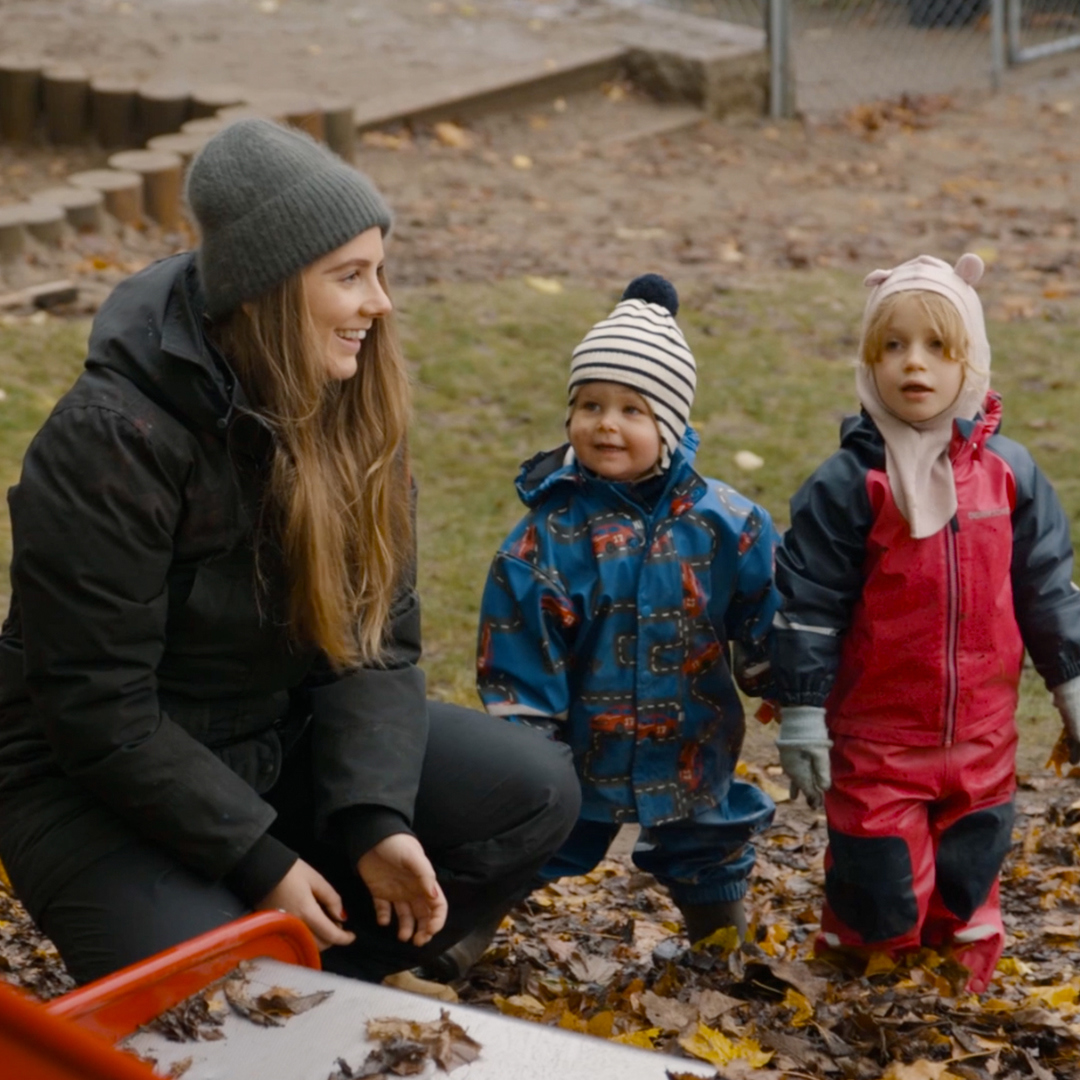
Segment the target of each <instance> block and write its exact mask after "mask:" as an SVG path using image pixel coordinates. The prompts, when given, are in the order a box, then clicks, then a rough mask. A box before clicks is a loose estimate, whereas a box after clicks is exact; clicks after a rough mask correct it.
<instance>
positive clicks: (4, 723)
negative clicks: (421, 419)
mask: <svg viewBox="0 0 1080 1080" xmlns="http://www.w3.org/2000/svg"><path fill="white" fill-rule="evenodd" d="M188 199H189V202H190V204H191V207H192V209H193V211H194V213H195V216H196V218H197V220H198V224H199V227H200V231H201V240H202V242H201V246H200V247H199V249H198V250H197V251H195V252H192V253H187V254H182V255H178V256H174V257H173V258H170V259H166V260H164V261H162V262H159V263H156V264H154V265H152V266H150V267H148V268H147V269H146V270H144V271H142V272H141V273H139V274H136V275H135V276H134V277H132V278H130V279H128V280H127V281H125V282H123V283H122V284H121V285H120V286H118V287H117V289H116V290H115V292H114V293H113V295H112V296H111V297H110V298H109V300H108V301H107V303H106V304H105V305H104V306H103V307H102V308H101V311H100V313H99V315H98V317H97V319H96V320H95V323H94V327H93V330H92V332H91V337H90V344H89V356H88V358H87V362H86V371H85V372H83V374H82V375H81V376H80V378H79V379H78V380H77V382H76V383H75V385H74V386H73V387H72V388H71V390H70V391H69V392H68V393H67V394H66V395H65V396H64V397H63V398H62V399H61V400H60V402H59V403H58V404H57V406H56V408H55V409H54V411H53V413H52V415H51V416H50V417H49V418H48V420H47V421H46V422H45V425H44V426H43V427H42V429H41V431H40V432H39V433H38V434H37V436H36V437H35V439H34V441H33V443H32V444H31V446H30V448H29V449H28V451H27V453H26V456H25V459H24V463H23V470H22V476H21V478H20V481H19V484H18V485H17V486H16V487H15V488H14V489H13V490H12V494H11V521H12V533H13V560H12V575H11V576H12V602H11V613H10V615H9V617H8V619H7V621H6V622H5V624H4V628H3V633H2V636H0V859H2V860H3V863H4V865H5V866H6V868H7V869H8V871H9V874H10V876H11V880H12V883H13V885H14V887H15V889H16V891H17V893H18V895H19V897H20V899H22V900H23V902H24V903H25V905H26V907H27V909H28V910H29V912H30V913H31V915H32V916H33V917H34V919H35V920H36V921H37V922H38V924H39V925H40V926H41V927H42V929H43V930H44V931H45V932H46V933H47V934H48V935H49V937H51V938H52V939H53V941H54V942H55V943H56V945H57V947H58V948H59V950H60V953H61V955H62V956H63V958H64V960H65V962H66V963H67V965H68V967H69V969H70V970H71V972H72V974H73V975H74V976H75V978H76V979H78V980H79V981H86V980H88V979H93V978H96V977H98V976H101V975H103V974H106V973H107V972H110V971H113V970H115V969H117V968H119V967H122V966H124V965H126V964H129V963H132V962H133V961H135V960H138V959H140V958H142V957H145V956H147V955H149V954H151V953H154V952H157V951H159V950H161V949H163V948H165V947H167V946H170V945H173V944H175V943H177V942H179V941H181V940H184V939H186V938H188V937H191V936H194V935H195V934H198V933H200V932H202V931H204V930H207V929H210V928H212V927H214V926H218V925H220V924H222V923H224V922H226V921H228V920H230V919H232V918H235V917H237V916H239V915H241V914H243V913H244V912H245V911H248V910H250V909H251V908H280V909H283V910H286V911H289V912H292V913H294V914H295V915H297V916H298V917H299V918H301V919H302V920H303V921H304V922H305V923H306V924H307V926H308V928H309V929H310V930H311V931H312V933H313V934H314V935H315V937H316V939H317V941H318V942H319V944H320V946H321V947H322V948H323V949H325V950H326V952H325V954H324V966H325V967H327V968H328V969H330V970H333V971H337V972H340V973H344V974H351V975H354V976H357V977H360V978H373V979H379V978H382V977H383V976H384V975H385V974H387V973H388V972H391V971H395V970H399V969H402V968H407V967H412V966H414V965H416V964H419V963H431V964H439V965H440V966H442V967H444V968H445V965H442V964H441V961H443V960H444V959H445V957H446V955H447V953H448V950H449V949H450V948H451V947H452V946H454V945H455V943H456V942H458V941H459V940H460V939H462V938H463V937H465V936H466V935H468V934H469V933H470V932H472V931H473V930H476V929H478V928H480V929H484V931H485V933H486V932H487V928H489V927H492V926H494V925H497V923H498V921H499V920H500V918H501V916H502V913H503V912H504V911H505V910H506V909H507V908H508V907H509V906H510V905H511V904H513V902H514V901H515V900H516V898H517V897H518V896H520V895H522V894H523V893H524V891H525V890H527V888H528V886H529V883H530V882H531V880H532V878H533V875H534V873H535V872H536V870H537V868H538V867H539V866H540V865H542V864H543V862H544V861H545V860H546V858H547V857H548V855H549V854H550V853H551V852H552V851H554V850H555V849H556V848H557V846H558V845H559V843H560V842H561V840H562V839H563V837H564V836H565V835H566V833H567V832H568V830H569V828H570V826H571V824H572V822H573V820H574V818H575V816H576V813H577V808H578V803H579V799H580V794H579V791H578V786H577V781H576V778H575V776H574V772H573V767H572V765H571V763H570V761H569V755H568V754H567V752H566V751H565V748H562V747H558V746H555V745H553V744H550V743H548V742H547V741H546V740H544V739H543V738H540V737H538V736H537V735H536V734H535V733H532V732H528V731H525V730H521V729H513V728H511V727H510V726H509V725H506V724H503V723H501V722H498V721H495V720H491V719H489V718H487V717H485V716H483V715H481V714H478V713H475V712H472V711H470V710H468V709H463V708H460V707H457V706H452V705H445V704H441V703H435V702H428V701H427V700H426V698H425V684H424V676H423V673H422V672H421V671H420V669H419V667H418V666H417V662H418V659H419V656H420V614H419V601H418V598H417V595H416V590H415V562H416V559H415V548H414V542H413V541H414V529H413V521H412V516H413V515H412V509H413V490H412V487H413V486H412V481H411V475H410V469H409V456H408V446H407V444H406V433H407V428H408V420H409V404H410V394H409V382H408V377H407V375H406V371H405V366H404V362H403V359H402V355H401V350H400V348H399V345H398V340H397V335H396V332H395V329H394V325H393V322H392V314H391V313H392V304H391V302H390V299H389V295H388V292H387V288H386V283H385V279H384V276H383V270H382V266H383V242H384V237H385V235H386V233H387V232H388V230H389V227H390V212H389V210H388V208H387V206H386V204H385V202H384V201H383V199H382V196H381V195H380V194H379V192H378V191H376V190H375V188H374V187H373V186H372V185H371V184H370V182H369V181H368V180H367V179H366V178H365V177H363V176H362V175H360V174H359V173H357V172H356V171H355V170H354V169H352V168H351V167H350V166H347V165H346V164H345V163H344V162H342V161H341V160H340V159H338V158H336V157H334V156H333V155H332V154H331V153H330V152H329V151H327V150H326V149H325V148H322V147H320V146H318V145H317V144H316V143H315V142H314V141H312V140H311V139H309V138H308V137H307V136H304V135H301V134H299V133H297V132H294V131H291V130H288V129H286V128H282V127H279V126H278V125H276V124H272V123H270V122H268V121H263V120H248V121H241V122H239V123H236V124H233V125H232V126H230V127H228V128H226V129H225V130H224V131H223V132H221V133H220V134H219V135H217V136H215V137H214V138H213V139H211V140H210V141H209V142H208V143H207V145H206V147H205V148H204V149H203V151H202V153H201V154H200V155H199V156H198V157H197V158H196V159H195V161H194V162H193V164H192V167H191V171H190V174H189V177H188ZM481 936H483V935H481Z"/></svg>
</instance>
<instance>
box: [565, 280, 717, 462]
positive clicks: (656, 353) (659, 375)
mask: <svg viewBox="0 0 1080 1080" xmlns="http://www.w3.org/2000/svg"><path fill="white" fill-rule="evenodd" d="M678 311H679V294H678V293H677V292H676V291H675V286H674V285H672V284H671V282H670V281H668V280H667V279H666V278H662V277H661V276H660V275H659V274H643V275H642V276H641V277H637V278H634V280H633V281H631V282H630V284H629V285H627V287H626V291H625V292H624V293H623V295H622V299H621V300H620V301H619V303H618V304H616V305H615V310H614V311H612V313H611V314H610V315H609V316H608V317H607V318H606V319H604V320H603V321H602V322H598V323H597V324H596V325H595V326H594V327H593V328H592V329H591V330H590V331H589V332H588V333H587V334H586V335H585V339H584V340H583V341H582V342H581V344H580V345H579V346H578V347H577V348H576V349H575V350H574V354H573V356H572V358H571V360H570V381H569V383H568V384H567V392H568V394H569V402H570V405H571V406H572V405H573V404H574V397H575V396H576V394H577V390H578V387H579V386H581V385H582V384H583V383H587V382H614V383H621V384H622V385H623V386H629V387H631V388H632V389H634V390H636V391H637V392H638V393H639V394H641V395H642V396H643V397H645V398H647V399H648V401H649V404H650V405H651V406H652V410H653V415H654V416H655V417H656V423H657V427H658V428H659V430H660V439H661V441H662V442H663V444H664V453H663V459H662V461H661V465H662V467H663V468H665V469H666V468H667V467H668V466H669V465H670V464H671V455H672V454H673V453H674V452H675V449H676V447H677V446H678V445H679V443H681V442H682V438H683V435H684V434H685V433H686V425H687V423H688V422H689V420H690V408H691V406H692V405H693V404H694V391H695V389H696V388H697V365H696V364H695V363H694V356H693V354H692V353H691V352H690V347H689V346H688V345H687V344H686V338H684V337H683V333H682V331H681V330H680V329H679V327H678V326H677V325H676V323H675V316H676V314H677V313H678Z"/></svg>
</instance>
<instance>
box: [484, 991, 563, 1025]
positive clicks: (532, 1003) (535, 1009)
mask: <svg viewBox="0 0 1080 1080" xmlns="http://www.w3.org/2000/svg"><path fill="white" fill-rule="evenodd" d="M491 1000H492V1003H493V1004H494V1006H495V1008H496V1009H498V1010H499V1012H501V1013H504V1014H505V1015H506V1016H516V1017H519V1018H520V1019H522V1020H535V1019H536V1018H537V1017H540V1016H543V1015H544V1006H543V1005H542V1004H541V1003H540V1002H539V1001H537V1000H536V998H534V997H533V996H532V994H514V995H513V996H512V997H508V998H507V997H503V996H502V994H496V995H495V996H494V997H493V998H492V999H491ZM560 1026H561V1025H560Z"/></svg>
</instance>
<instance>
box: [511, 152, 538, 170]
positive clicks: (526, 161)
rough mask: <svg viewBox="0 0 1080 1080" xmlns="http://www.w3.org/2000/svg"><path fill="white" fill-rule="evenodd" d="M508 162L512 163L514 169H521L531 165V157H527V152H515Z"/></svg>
mask: <svg viewBox="0 0 1080 1080" xmlns="http://www.w3.org/2000/svg"><path fill="white" fill-rule="evenodd" d="M510 164H511V165H513V167H514V168H515V169H521V170H522V171H524V170H525V169H531V168H532V167H533V162H532V158H531V157H529V155H528V154H515V155H514V156H513V157H512V158H511V159H510Z"/></svg>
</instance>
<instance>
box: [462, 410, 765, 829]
mask: <svg viewBox="0 0 1080 1080" xmlns="http://www.w3.org/2000/svg"><path fill="white" fill-rule="evenodd" d="M697 444H698V439H697V436H696V434H695V433H694V432H693V431H691V430H689V429H688V430H687V435H686V437H685V438H684V440H683V445H682V446H681V447H680V448H679V449H678V450H676V452H675V455H674V457H673V459H672V464H671V467H670V469H669V470H668V473H667V478H666V479H667V482H666V484H665V485H664V486H663V492H662V495H661V497H660V498H659V501H658V502H656V503H655V506H654V508H653V509H652V510H650V509H648V507H647V506H646V505H645V504H644V503H643V502H642V501H639V498H638V497H635V496H636V495H637V492H638V488H637V486H636V485H633V484H624V483H613V482H610V481H606V480H603V479H601V478H599V477H597V476H595V475H594V474H592V473H590V472H589V471H588V470H587V469H585V468H583V467H582V466H581V465H580V464H579V463H578V462H577V461H576V460H573V458H572V456H570V460H569V461H568V460H567V458H568V454H567V447H565V446H564V447H561V448H559V449H558V450H554V451H549V452H546V453H542V454H539V455H537V456H536V457H534V458H533V459H531V460H530V461H528V462H526V463H525V464H524V465H523V466H522V471H521V474H520V475H519V477H518V480H517V489H518V494H519V495H520V497H521V499H522V501H523V502H524V503H525V505H526V506H527V507H529V512H528V514H527V515H526V516H525V517H524V518H523V519H522V521H521V522H520V523H519V524H518V525H517V527H516V528H515V529H514V530H513V532H511V534H510V535H509V537H507V539H506V541H505V542H504V543H503V545H502V547H501V548H500V550H499V552H498V554H497V555H496V556H495V559H494V561H493V563H492V566H491V571H490V573H489V575H488V581H487V585H486V587H485V590H484V597H483V603H482V610H481V616H480V634H479V643H478V656H477V670H478V689H479V693H480V696H481V698H482V699H483V701H484V705H485V706H486V708H487V710H488V712H489V713H491V714H493V715H496V716H504V717H507V718H510V719H514V720H517V721H519V722H525V723H534V724H539V725H541V726H546V727H547V728H548V729H549V730H551V731H553V732H554V734H555V737H556V738H559V739H561V740H563V741H565V742H567V743H569V744H570V746H571V748H572V749H573V752H574V760H575V763H576V766H577V770H578V775H579V777H580V778H581V783H582V789H583V794H584V802H583V807H582V816H583V817H584V818H587V819H590V820H596V821H635V820H637V821H640V822H641V823H642V824H643V825H645V826H652V825H661V824H664V823H666V822H670V821H678V820H682V819H684V818H687V817H691V816H693V815H694V814H695V813H700V812H702V811H704V810H707V809H709V808H711V807H713V806H715V805H716V804H717V803H718V802H719V801H720V800H721V799H722V798H723V797H724V795H725V794H726V792H727V790H728V787H729V785H730V783H731V777H732V773H733V771H734V768H735V764H736V762H737V760H738V757H739V752H740V750H741V748H742V742H743V736H744V734H745V718H744V715H743V708H742V704H741V702H740V700H739V696H738V694H737V692H736V689H735V683H734V681H733V678H732V667H733V666H734V668H735V671H736V676H737V677H738V680H739V684H740V686H741V687H742V689H743V690H744V691H745V692H747V693H750V694H754V695H758V696H762V695H765V694H766V693H767V692H768V689H769V686H770V683H769V674H768V670H769V669H768V646H767V640H766V639H767V635H768V632H769V627H770V624H771V623H772V618H773V613H774V612H775V610H776V608H777V606H778V602H779V601H778V594H777V592H776V589H775V587H774V584H773V556H774V551H775V548H776V546H777V543H778V537H777V534H776V531H775V529H774V528H773V524H772V521H771V519H770V517H769V515H768V513H767V512H766V511H765V510H764V509H762V508H761V507H760V506H757V505H756V504H755V503H753V502H751V501H750V500H749V499H747V498H745V497H744V496H742V495H740V494H739V493H738V492H737V491H735V490H734V488H731V487H729V486H728V485H727V484H724V483H721V482H720V481H719V480H711V479H706V478H704V477H702V476H700V475H699V474H698V473H697V472H696V471H695V469H694V465H693V461H694V453H695V451H696V449H697ZM732 643H734V645H735V660H734V662H733V661H732V655H731V654H732V650H731V647H730V646H731V644H732Z"/></svg>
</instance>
